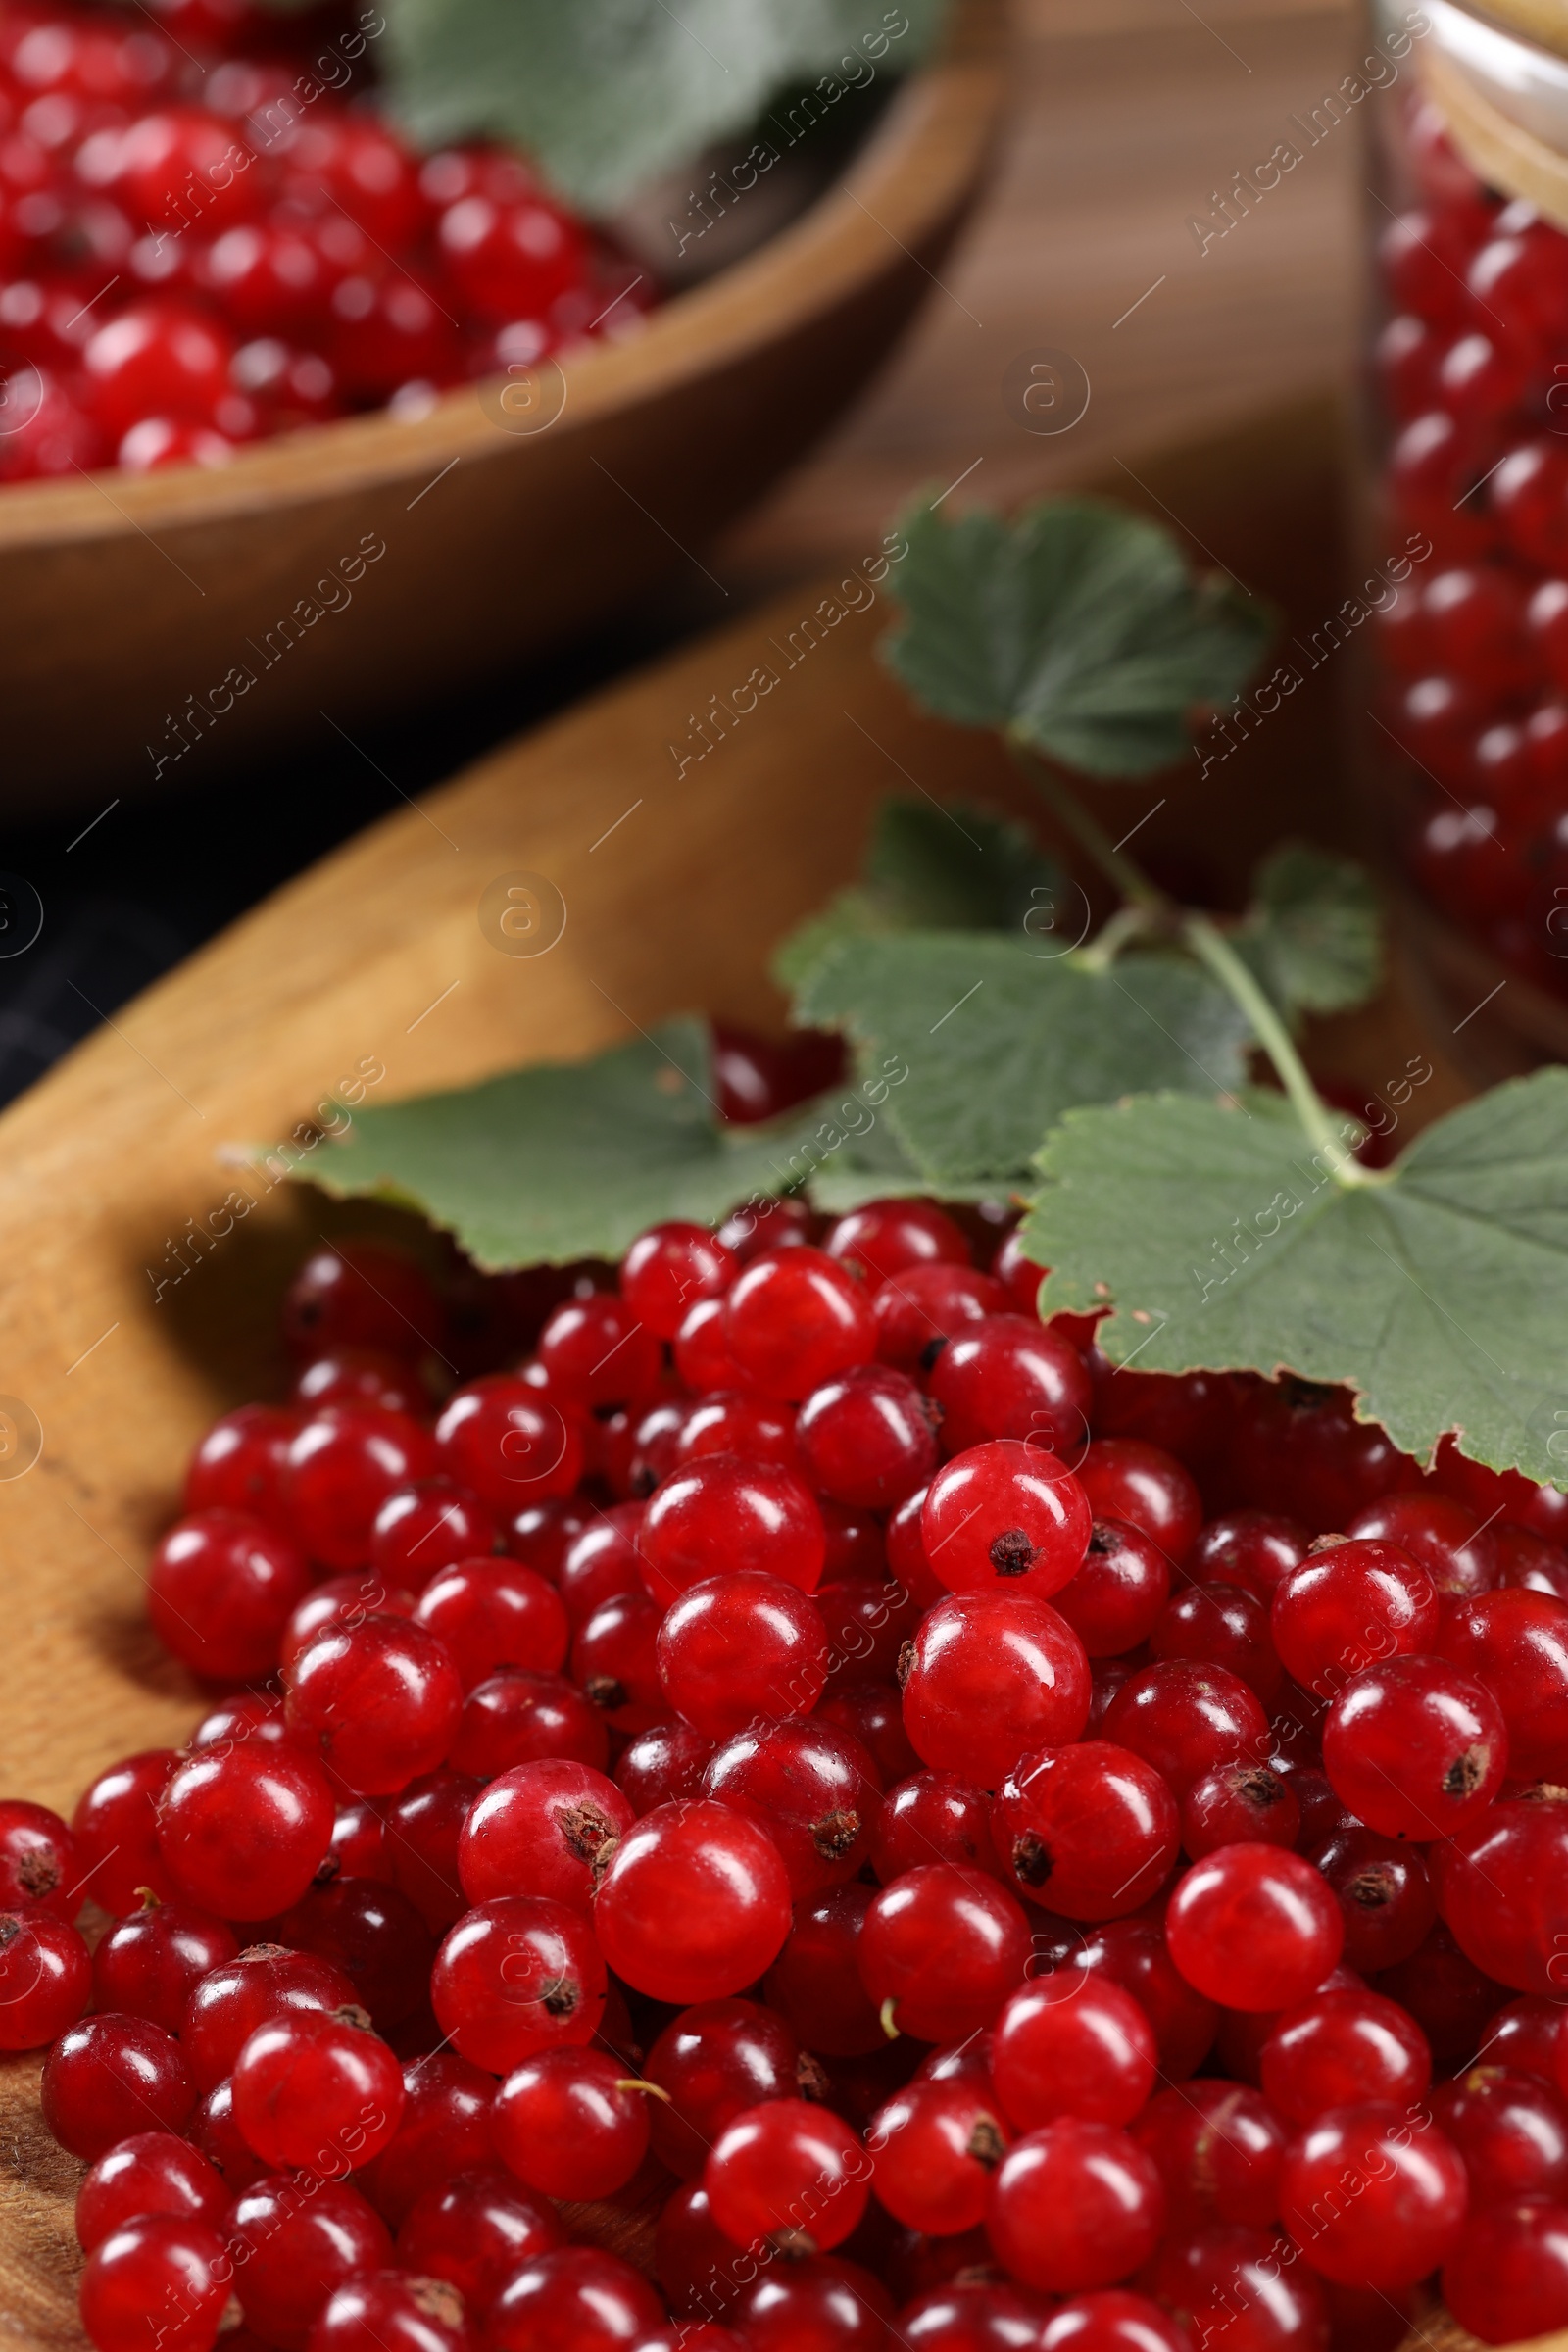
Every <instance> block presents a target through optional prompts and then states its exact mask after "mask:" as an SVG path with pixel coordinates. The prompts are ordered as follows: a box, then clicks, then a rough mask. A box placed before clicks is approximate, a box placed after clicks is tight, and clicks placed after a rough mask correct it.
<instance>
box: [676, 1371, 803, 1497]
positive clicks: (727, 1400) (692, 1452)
mask: <svg viewBox="0 0 1568 2352" xmlns="http://www.w3.org/2000/svg"><path fill="white" fill-rule="evenodd" d="M710 1453H733V1454H738V1455H739V1456H740V1458H741V1460H742V1461H745V1462H772V1463H773V1464H775V1465H776V1467H777V1468H779V1469H780V1470H793V1471H794V1472H795V1473H796V1475H797V1476H799V1475H800V1470H801V1457H800V1454H799V1452H798V1450H797V1448H796V1444H795V1407H794V1406H793V1405H792V1404H777V1403H775V1402H773V1401H772V1400H771V1399H770V1398H768V1397H751V1396H748V1395H747V1393H746V1392H745V1391H744V1390H743V1389H713V1390H711V1391H710V1392H709V1394H708V1395H707V1396H705V1397H700V1398H699V1399H698V1401H697V1403H696V1404H694V1405H690V1406H688V1407H686V1408H685V1409H684V1410H683V1411H682V1413H681V1417H680V1426H679V1431H678V1434H677V1436H676V1438H675V1443H674V1446H673V1447H672V1449H671V1459H670V1462H669V1464H668V1466H667V1467H666V1469H665V1471H664V1473H663V1475H664V1477H666V1478H667V1477H668V1476H669V1473H670V1471H671V1470H674V1469H676V1468H677V1467H678V1466H679V1465H680V1464H681V1463H683V1462H695V1461H700V1460H701V1459H702V1458H703V1456H704V1455H705V1454H710ZM659 1483H660V1482H659V1481H657V1480H656V1481H655V1484H656V1485H657V1484H659Z"/></svg>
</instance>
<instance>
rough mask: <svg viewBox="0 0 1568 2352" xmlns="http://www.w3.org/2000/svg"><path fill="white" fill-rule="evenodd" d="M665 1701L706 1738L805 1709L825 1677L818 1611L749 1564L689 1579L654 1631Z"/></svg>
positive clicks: (724, 1735) (824, 1643)
mask: <svg viewBox="0 0 1568 2352" xmlns="http://www.w3.org/2000/svg"><path fill="white" fill-rule="evenodd" d="M658 1660H659V1678H660V1682H661V1684H662V1687H663V1691H664V1695H665V1697H666V1699H667V1700H668V1702H669V1705H670V1706H671V1707H672V1708H673V1709H674V1710H675V1711H676V1712H677V1713H678V1714H679V1715H681V1716H683V1717H684V1718H685V1719H686V1721H687V1722H688V1723H691V1724H693V1725H695V1727H696V1728H697V1730H698V1731H699V1732H701V1733H703V1734H704V1735H705V1737H707V1738H709V1739H711V1740H723V1739H726V1738H728V1737H729V1736H730V1735H731V1734H732V1733H734V1732H738V1731H739V1730H740V1729H741V1728H742V1726H743V1725H745V1724H749V1723H751V1722H752V1721H753V1720H754V1719H755V1718H756V1717H757V1716H759V1715H766V1716H782V1715H792V1714H803V1715H804V1714H809V1712H810V1710H811V1708H812V1707H814V1706H815V1704H816V1702H817V1700H818V1699H819V1698H820V1697H821V1695H822V1691H823V1690H824V1688H825V1686H826V1682H827V1670H828V1648H827V1634H826V1629H825V1628H824V1626H823V1623H822V1618H821V1614H820V1611H819V1610H818V1609H817V1608H816V1607H814V1606H813V1604H812V1603H811V1601H809V1599H808V1598H807V1596H806V1594H805V1593H802V1592H801V1591H800V1589H799V1587H798V1586H795V1585H790V1584H785V1583H784V1582H783V1580H782V1579H781V1578H779V1577H776V1576H762V1575H759V1574H758V1573H757V1572H756V1571H755V1570H753V1571H743V1572H741V1573H740V1574H738V1575H734V1576H717V1577H712V1578H711V1579H709V1581H708V1582H707V1583H705V1584H701V1585H692V1586H690V1587H689V1588H688V1589H687V1590H686V1592H684V1593H682V1594H681V1595H680V1597H679V1599H678V1600H676V1601H675V1603H674V1604H673V1606H672V1607H671V1608H670V1609H669V1611H668V1612H667V1614H666V1615H665V1617H664V1620H663V1623H662V1625H661V1627H660V1629H659V1640H658Z"/></svg>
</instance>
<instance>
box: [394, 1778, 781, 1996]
mask: <svg viewBox="0 0 1568 2352" xmlns="http://www.w3.org/2000/svg"><path fill="white" fill-rule="evenodd" d="M594 1927H595V1931H596V1933H597V1935H598V1938H599V1943H600V1947H601V1949H602V1950H603V1952H604V1955H605V1959H606V1961H607V1962H608V1963H609V1965H610V1966H611V1967H612V1968H613V1970H614V1971H615V1973H616V1975H617V1976H618V1977H620V1978H622V1979H623V1980H624V1982H625V1983H626V1984H628V1985H633V1986H635V1987H636V1989H637V1990H638V1991H639V1992H646V1993H649V1994H651V1995H652V1996H653V1998H654V1999H655V2000H661V2001H678V2002H682V2003H684V2002H688V2001H705V2000H713V1999H717V1998H720V1997H722V1996H723V1995H725V1994H728V1993H736V1992H740V1991H741V1990H742V1989H743V1988H744V1987H745V1986H746V1985H752V1984H755V1983H756V1981H757V1979H758V1978H759V1977H760V1975H761V1974H762V1972H763V1970H764V1969H765V1968H767V1967H768V1965H769V1964H770V1962H771V1961H772V1960H773V1959H774V1958H775V1957H776V1956H777V1953H778V1950H779V1947H780V1945H781V1944H782V1943H783V1941H784V1938H785V1936H787V1935H788V1933H789V1928H790V1888H789V1877H788V1874H787V1872H786V1870H785V1867H784V1863H783V1860H782V1858H781V1857H780V1854H779V1850H778V1847H777V1846H776V1845H775V1844H774V1842H773V1839H772V1838H770V1837H769V1836H768V1834H767V1832H766V1831H765V1830H764V1829H763V1828H762V1827H761V1826H760V1823H758V1822H757V1821H754V1820H753V1819H751V1818H750V1817H749V1816H748V1815H745V1814H742V1813H739V1812H737V1811H736V1810H735V1809H734V1808H733V1807H732V1806H730V1805H726V1804H719V1803H717V1802H716V1801H714V1800H713V1799H712V1798H707V1797H705V1798H699V1799H697V1800H695V1801H690V1802H686V1803H677V1804H669V1805H661V1806H659V1807H658V1808H657V1809H656V1810H655V1811H654V1812H652V1813H649V1814H645V1815H644V1817H643V1819H642V1820H641V1821H639V1822H638V1823H637V1824H636V1826H635V1827H634V1828H633V1829H631V1830H629V1831H628V1832H627V1834H626V1836H625V1837H624V1838H622V1839H621V1841H620V1843H619V1845H618V1846H617V1847H616V1848H615V1851H614V1854H613V1857H612V1859H611V1862H610V1867H609V1869H608V1870H607V1871H606V1873H605V1876H604V1879H603V1881H602V1882H601V1885H600V1888H599V1893H598V1897H597V1899H596V1902H595V1906H594ZM438 2014H439V2011H438Z"/></svg>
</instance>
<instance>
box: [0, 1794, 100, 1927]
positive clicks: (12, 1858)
mask: <svg viewBox="0 0 1568 2352" xmlns="http://www.w3.org/2000/svg"><path fill="white" fill-rule="evenodd" d="M81 1878H82V1865H81V1855H80V1853H79V1851H78V1849H77V1846H76V1841H75V1839H74V1838H73V1836H72V1835H71V1832H70V1831H69V1830H68V1829H67V1827H66V1825H65V1823H64V1822H63V1821H62V1820H61V1818H60V1816H59V1814H58V1813H51V1811H50V1810H49V1808H48V1806H47V1805H32V1804H28V1803H27V1801H26V1799H25V1797H9V1798H6V1799H4V1800H0V1905H4V1906H5V1907H6V1908H8V1909H10V1910H15V1911H22V1910H28V1909H31V1908H32V1907H33V1906H34V1905H36V1906H37V1907H38V1908H39V1909H40V1910H45V1911H53V1912H54V1913H55V1914H56V1915H57V1917H59V1918H61V1919H67V1920H70V1919H74V1917H75V1915H76V1913H77V1911H78V1910H79V1909H80V1908H81V1896H82V1892H83V1891H84V1889H82V1888H81Z"/></svg>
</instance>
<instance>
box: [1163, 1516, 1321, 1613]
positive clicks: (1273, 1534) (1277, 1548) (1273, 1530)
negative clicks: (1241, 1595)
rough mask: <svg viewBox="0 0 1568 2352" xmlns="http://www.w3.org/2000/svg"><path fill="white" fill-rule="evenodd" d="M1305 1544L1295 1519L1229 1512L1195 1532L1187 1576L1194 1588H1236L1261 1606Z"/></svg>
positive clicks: (1301, 1554)
mask: <svg viewBox="0 0 1568 2352" xmlns="http://www.w3.org/2000/svg"><path fill="white" fill-rule="evenodd" d="M1310 1543H1311V1538H1310V1536H1309V1535H1308V1534H1307V1532H1306V1530H1305V1528H1304V1527H1302V1526H1301V1524H1300V1522H1299V1520H1296V1519H1287V1518H1284V1517H1282V1516H1281V1515H1280V1514H1279V1513H1278V1512H1276V1511H1231V1512H1229V1513H1227V1514H1226V1516H1225V1517H1224V1518H1221V1519H1211V1520H1209V1522H1208V1524H1207V1525H1206V1526H1205V1527H1202V1528H1201V1529H1200V1530H1199V1534H1198V1539H1197V1541H1196V1543H1195V1544H1194V1545H1193V1548H1192V1550H1191V1551H1190V1552H1189V1553H1188V1555H1187V1573H1188V1575H1189V1576H1190V1577H1191V1578H1192V1579H1193V1581H1194V1582H1195V1584H1216V1585H1240V1586H1241V1587H1242V1589H1243V1591H1244V1592H1248V1593H1256V1595H1257V1597H1258V1599H1259V1600H1260V1601H1262V1603H1263V1604H1264V1606H1265V1608H1266V1607H1267V1606H1268V1605H1269V1603H1270V1602H1271V1601H1272V1600H1273V1598H1274V1588H1275V1586H1276V1585H1277V1584H1278V1583H1279V1581H1280V1579H1281V1577H1282V1576H1284V1575H1285V1574H1286V1572H1287V1571H1288V1570H1289V1569H1292V1568H1294V1567H1296V1566H1297V1564H1298V1563H1299V1561H1300V1560H1302V1559H1304V1558H1305V1556H1306V1552H1307V1548H1308V1545H1309V1544H1310Z"/></svg>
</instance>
